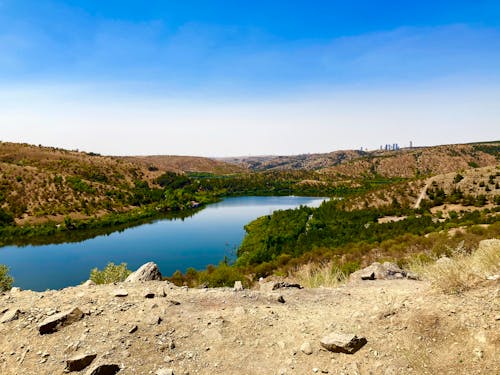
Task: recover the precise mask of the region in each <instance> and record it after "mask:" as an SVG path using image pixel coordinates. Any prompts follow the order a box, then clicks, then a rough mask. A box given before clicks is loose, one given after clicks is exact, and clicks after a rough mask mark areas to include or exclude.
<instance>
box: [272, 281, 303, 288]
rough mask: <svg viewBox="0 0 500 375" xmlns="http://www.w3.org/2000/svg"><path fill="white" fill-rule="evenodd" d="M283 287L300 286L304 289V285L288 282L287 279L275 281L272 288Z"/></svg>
mask: <svg viewBox="0 0 500 375" xmlns="http://www.w3.org/2000/svg"><path fill="white" fill-rule="evenodd" d="M282 288H298V289H303V288H304V287H303V286H302V285H300V284H294V283H288V282H286V281H282V282H279V283H274V285H273V289H272V290H277V289H282Z"/></svg>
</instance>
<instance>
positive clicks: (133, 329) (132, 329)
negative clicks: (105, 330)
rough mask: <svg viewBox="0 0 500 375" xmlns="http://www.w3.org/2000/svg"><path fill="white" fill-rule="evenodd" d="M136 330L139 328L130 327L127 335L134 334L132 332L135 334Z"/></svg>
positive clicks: (135, 326)
mask: <svg viewBox="0 0 500 375" xmlns="http://www.w3.org/2000/svg"><path fill="white" fill-rule="evenodd" d="M138 329H139V327H137V325H134V326H132V327H131V328H130V329H129V331H128V333H134V332H136V331H137V330H138Z"/></svg>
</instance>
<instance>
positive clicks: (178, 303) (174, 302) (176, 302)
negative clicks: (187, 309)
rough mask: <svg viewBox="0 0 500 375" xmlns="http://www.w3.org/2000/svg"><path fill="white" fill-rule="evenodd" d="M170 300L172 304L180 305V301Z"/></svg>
mask: <svg viewBox="0 0 500 375" xmlns="http://www.w3.org/2000/svg"><path fill="white" fill-rule="evenodd" d="M169 302H170V304H172V305H175V306H178V305H180V304H181V303H180V302H179V301H174V300H170V301H169Z"/></svg>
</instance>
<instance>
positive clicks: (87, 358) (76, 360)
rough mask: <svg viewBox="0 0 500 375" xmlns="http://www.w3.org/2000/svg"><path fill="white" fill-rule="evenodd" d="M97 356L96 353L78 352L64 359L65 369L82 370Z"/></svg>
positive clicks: (70, 370)
mask: <svg viewBox="0 0 500 375" xmlns="http://www.w3.org/2000/svg"><path fill="white" fill-rule="evenodd" d="M96 357H97V354H80V355H77V356H75V357H72V358H70V359H67V360H66V370H67V371H69V372H72V371H82V370H83V369H84V368H85V367H87V366H89V365H90V364H91V363H92V361H93V360H94V359H95V358H96Z"/></svg>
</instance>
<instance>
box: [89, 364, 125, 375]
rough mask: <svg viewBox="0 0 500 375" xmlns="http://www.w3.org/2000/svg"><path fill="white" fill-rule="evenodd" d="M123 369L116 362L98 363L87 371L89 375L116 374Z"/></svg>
mask: <svg viewBox="0 0 500 375" xmlns="http://www.w3.org/2000/svg"><path fill="white" fill-rule="evenodd" d="M120 370H121V368H120V366H118V365H115V364H110V365H108V364H105V365H98V366H96V367H94V368H92V369H91V370H89V371H88V372H87V375H115V374H117V373H118V372H119V371H120Z"/></svg>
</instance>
